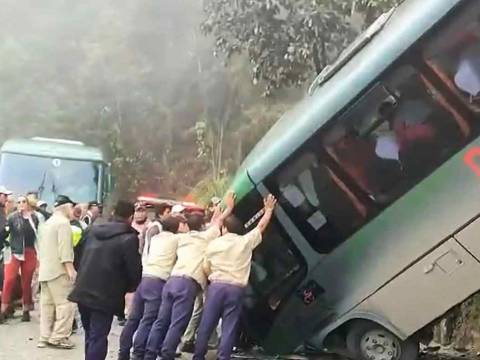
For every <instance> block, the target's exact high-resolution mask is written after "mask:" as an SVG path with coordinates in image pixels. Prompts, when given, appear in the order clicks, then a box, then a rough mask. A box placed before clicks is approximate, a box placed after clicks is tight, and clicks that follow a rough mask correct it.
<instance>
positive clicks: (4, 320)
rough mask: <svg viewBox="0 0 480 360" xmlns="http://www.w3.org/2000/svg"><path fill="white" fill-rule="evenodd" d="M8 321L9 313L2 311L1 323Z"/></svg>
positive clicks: (0, 315)
mask: <svg viewBox="0 0 480 360" xmlns="http://www.w3.org/2000/svg"><path fill="white" fill-rule="evenodd" d="M6 322H7V315H5V313H0V325H1V324H5V323H6Z"/></svg>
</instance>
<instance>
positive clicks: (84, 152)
mask: <svg viewBox="0 0 480 360" xmlns="http://www.w3.org/2000/svg"><path fill="white" fill-rule="evenodd" d="M0 184H1V185H3V186H5V187H7V188H8V189H10V190H11V191H13V192H14V194H16V195H20V194H25V193H27V192H30V191H33V192H36V193H38V196H39V198H40V199H41V200H43V201H46V202H47V203H48V204H50V205H51V204H53V202H54V199H55V197H56V196H57V195H59V194H62V195H68V196H70V197H71V198H72V199H73V200H74V201H76V202H89V201H98V202H103V201H104V200H105V199H106V197H107V195H108V194H109V193H110V191H111V187H112V179H111V175H110V166H109V164H108V162H107V161H106V159H105V156H104V155H103V153H102V151H101V150H100V149H98V148H95V147H89V146H85V145H84V144H83V143H81V142H78V141H70V140H61V139H49V138H32V139H11V140H7V141H6V142H5V143H4V144H3V146H2V147H1V149H0Z"/></svg>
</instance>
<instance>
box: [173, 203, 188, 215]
mask: <svg viewBox="0 0 480 360" xmlns="http://www.w3.org/2000/svg"><path fill="white" fill-rule="evenodd" d="M184 213H185V206H183V205H182V204H175V205H173V207H172V215H183V214H184Z"/></svg>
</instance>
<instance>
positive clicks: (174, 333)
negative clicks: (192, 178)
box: [143, 193, 235, 360]
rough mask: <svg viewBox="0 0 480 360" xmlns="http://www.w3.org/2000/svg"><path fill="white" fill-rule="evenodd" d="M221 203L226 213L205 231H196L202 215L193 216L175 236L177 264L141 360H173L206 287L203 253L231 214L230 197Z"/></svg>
mask: <svg viewBox="0 0 480 360" xmlns="http://www.w3.org/2000/svg"><path fill="white" fill-rule="evenodd" d="M225 203H226V205H227V208H226V210H225V211H224V212H223V214H221V215H220V214H219V212H218V211H217V213H216V214H215V216H214V219H213V220H212V223H211V226H210V228H208V229H207V230H206V231H200V230H201V228H202V227H203V225H204V218H203V215H198V214H196V215H195V214H194V215H190V216H189V217H188V218H187V222H188V227H189V230H190V232H189V233H187V234H182V235H177V236H179V240H178V249H177V262H176V264H175V266H174V268H173V270H172V274H171V276H170V278H169V279H168V281H167V283H166V284H165V287H164V289H163V295H162V305H161V306H160V310H159V312H158V318H157V320H156V321H155V323H154V324H153V326H152V330H151V331H150V336H149V338H148V342H147V348H146V352H145V357H144V358H143V359H144V360H155V359H156V358H157V356H159V355H160V357H161V358H162V360H173V359H175V354H176V350H177V347H178V345H179V343H180V341H181V338H182V335H183V334H184V333H185V329H186V328H187V325H188V322H189V321H190V318H191V316H192V312H193V306H194V302H195V298H196V296H197V294H198V292H199V291H201V290H202V289H205V287H206V284H207V278H206V275H205V273H204V271H203V268H202V264H203V260H204V257H205V251H206V249H207V246H208V244H209V243H210V242H211V241H212V240H214V239H215V238H217V237H218V236H220V228H221V226H222V224H223V220H224V219H226V218H227V217H228V216H230V214H231V212H232V210H233V206H234V203H235V196H234V194H233V193H229V194H228V195H227V197H226V199H225ZM172 213H173V212H172ZM160 353H161V354H160Z"/></svg>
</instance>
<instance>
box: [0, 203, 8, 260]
mask: <svg viewBox="0 0 480 360" xmlns="http://www.w3.org/2000/svg"><path fill="white" fill-rule="evenodd" d="M7 236H8V232H7V217H6V215H5V206H3V205H0V259H1V258H2V255H3V254H2V250H3V248H4V246H5V240H6V238H7Z"/></svg>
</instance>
